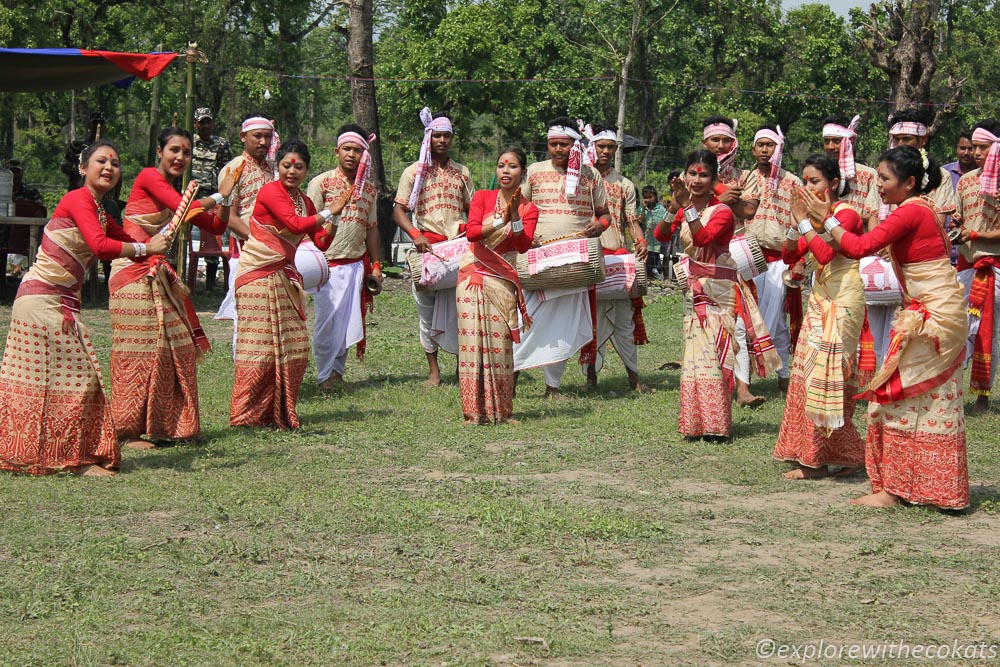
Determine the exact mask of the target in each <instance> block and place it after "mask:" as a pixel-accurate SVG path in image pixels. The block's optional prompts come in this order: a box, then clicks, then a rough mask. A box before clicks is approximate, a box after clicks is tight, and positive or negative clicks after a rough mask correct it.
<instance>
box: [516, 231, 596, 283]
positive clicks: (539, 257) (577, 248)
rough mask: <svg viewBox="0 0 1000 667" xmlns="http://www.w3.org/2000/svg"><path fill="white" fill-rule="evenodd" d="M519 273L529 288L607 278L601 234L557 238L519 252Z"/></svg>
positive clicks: (519, 276)
mask: <svg viewBox="0 0 1000 667" xmlns="http://www.w3.org/2000/svg"><path fill="white" fill-rule="evenodd" d="M516 268H517V277H518V278H519V279H520V280H521V286H522V287H523V288H524V289H529V290H544V289H555V288H563V287H590V286H591V285H597V284H599V283H601V282H602V281H603V280H604V278H605V263H604V250H603V249H602V248H601V240H600V239H599V238H592V239H569V240H566V241H555V242H553V243H547V244H545V245H543V246H539V247H537V248H532V249H531V250H529V251H528V252H526V253H522V254H519V255H518V256H517V266H516Z"/></svg>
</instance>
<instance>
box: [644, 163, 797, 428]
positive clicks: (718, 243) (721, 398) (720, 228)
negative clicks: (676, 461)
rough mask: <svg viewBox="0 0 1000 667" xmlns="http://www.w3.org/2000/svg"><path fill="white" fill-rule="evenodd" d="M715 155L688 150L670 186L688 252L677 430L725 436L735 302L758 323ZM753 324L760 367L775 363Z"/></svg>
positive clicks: (663, 227)
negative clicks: (732, 250)
mask: <svg viewBox="0 0 1000 667" xmlns="http://www.w3.org/2000/svg"><path fill="white" fill-rule="evenodd" d="M717 171H718V162H717V160H716V158H715V155H714V154H712V153H710V152H709V151H704V150H702V151H695V152H694V153H691V154H690V155H689V156H688V159H687V165H686V166H685V168H684V176H683V180H681V179H680V178H676V179H674V180H673V181H672V182H671V184H670V186H671V188H672V189H673V192H674V201H676V202H677V204H678V208H679V210H678V211H677V217H676V220H675V223H676V224H678V225H680V230H681V241H682V242H683V244H684V251H685V253H686V254H687V255H688V265H687V266H688V268H687V272H688V289H687V292H686V293H685V294H684V366H683V368H682V370H681V407H680V419H679V421H678V431H680V433H681V434H682V435H684V436H685V437H690V438H697V437H703V436H717V437H724V438H728V437H729V433H730V428H731V426H732V391H733V382H734V373H733V368H734V366H735V363H736V341H735V339H734V336H735V329H736V319H737V317H738V315H737V309H738V308H739V309H741V310H744V311H746V312H747V314H748V320H749V321H750V323H751V325H754V324H755V323H759V324H760V326H761V327H762V326H763V323H762V322H761V319H760V313H759V312H758V311H757V309H756V305H755V304H754V302H753V297H752V296H750V295H749V291H748V290H746V289H740V286H739V283H738V282H737V273H736V263H735V262H734V261H733V259H732V257H730V256H729V242H730V241H731V240H732V238H733V227H734V226H735V216H734V215H733V211H732V209H730V208H729V207H728V206H726V205H725V204H723V203H722V202H720V201H719V198H718V197H716V196H715V193H714V186H715V184H716V180H717ZM672 235H673V228H672V225H669V224H668V223H667V222H666V221H664V222H661V223H660V224H659V225H658V226H657V228H656V238H657V239H659V240H660V242H662V243H666V242H667V241H669V239H670V237H671V236H672ZM756 330H757V327H756V326H748V327H747V339H748V342H749V344H750V345H752V346H753V347H752V351H753V357H754V359H755V361H756V363H757V365H758V367H759V368H762V369H764V370H767V369H769V368H770V369H773V368H775V367H777V365H778V364H779V363H780V360H779V359H778V355H777V353H776V352H775V350H774V347H773V346H771V345H770V343H769V341H768V340H764V341H758V340H757V339H756V338H755V336H754V332H755V331H756Z"/></svg>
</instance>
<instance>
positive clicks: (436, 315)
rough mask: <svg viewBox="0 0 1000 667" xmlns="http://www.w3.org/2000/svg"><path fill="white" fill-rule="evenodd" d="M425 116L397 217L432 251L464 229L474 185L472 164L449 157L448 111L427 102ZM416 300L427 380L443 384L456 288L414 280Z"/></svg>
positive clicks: (453, 336)
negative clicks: (441, 361) (421, 285)
mask: <svg viewBox="0 0 1000 667" xmlns="http://www.w3.org/2000/svg"><path fill="white" fill-rule="evenodd" d="M420 121H421V122H422V123H423V125H424V140H423V143H421V144H420V158H419V159H418V160H417V161H416V162H414V163H413V164H411V165H410V166H409V167H407V168H406V169H405V170H404V171H403V175H402V176H400V177H399V188H398V189H397V190H396V206H395V208H394V209H393V212H392V217H393V220H395V221H396V224H397V225H399V227H400V229H402V230H403V231H404V232H406V233H407V234H408V235H409V236H410V238H412V239H413V247H414V248H416V250H417V252H429V251H430V250H431V244H432V243H439V242H441V241H446V240H448V239H453V238H455V237H456V236H459V235H460V234H462V233H464V232H465V223H464V222H463V220H464V218H465V216H466V213H468V211H469V202H471V201H472V192H473V186H472V176H471V175H470V174H469V170H468V169H467V168H466V167H465V166H464V165H461V164H459V163H457V162H455V161H454V160H452V159H451V157H450V151H451V142H452V139H453V138H454V133H453V130H452V126H451V119H450V118H448V115H447V114H445V113H443V112H438V113H435V114H431V111H430V109H428V108H427V107H424V108H423V110H422V111H421V112H420ZM411 215H412V216H413V218H412V220H411V218H410V216H411ZM413 300H414V301H416V302H417V314H418V315H419V317H420V344H421V346H423V348H424V353H425V354H426V355H427V368H428V372H427V384H429V385H439V384H441V368H440V366H439V365H438V350H442V349H443V350H444V351H445V352H447V353H448V354H458V333H457V331H456V328H457V320H456V316H455V290H454V289H445V290H439V291H437V292H425V291H422V290H418V289H417V288H416V286H414V287H413Z"/></svg>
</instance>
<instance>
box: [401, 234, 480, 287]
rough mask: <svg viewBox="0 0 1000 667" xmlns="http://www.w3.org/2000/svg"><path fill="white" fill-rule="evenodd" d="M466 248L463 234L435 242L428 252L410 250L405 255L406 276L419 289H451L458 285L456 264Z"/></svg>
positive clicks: (467, 247) (466, 244)
mask: <svg viewBox="0 0 1000 667" xmlns="http://www.w3.org/2000/svg"><path fill="white" fill-rule="evenodd" d="M468 250H469V241H468V239H466V238H465V237H464V236H460V237H458V238H454V239H449V240H447V241H441V242H440V243H435V244H433V245H431V252H428V253H419V252H417V251H416V250H411V251H410V252H408V253H407V255H406V272H407V278H408V279H409V281H410V282H411V283H413V284H414V285H416V287H417V289H419V290H423V291H428V292H436V291H437V290H443V289H451V288H452V287H455V286H457V285H458V265H459V263H461V260H462V255H464V254H465V253H466V252H467V251H468ZM432 253H433V254H432Z"/></svg>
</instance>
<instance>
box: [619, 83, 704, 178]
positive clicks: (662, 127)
mask: <svg viewBox="0 0 1000 667" xmlns="http://www.w3.org/2000/svg"><path fill="white" fill-rule="evenodd" d="M700 92H701V91H700V90H698V89H697V88H691V89H690V90H689V91H688V93H687V95H685V96H684V99H683V100H681V102H680V104H677V105H675V106H674V107H673V108H671V109H670V111H668V112H667V115H665V116H664V117H663V120H662V121H661V122H660V124H659V126H658V127H657V128H656V130H655V131H654V132H653V134H652V135H651V136H650V137H649V148H647V149H646V152H645V153H643V155H642V162H640V163H639V169H638V170H637V171H636V175H635V177H636V179H637V180H639V181H642V180H645V179H646V170H647V169H648V168H649V160H650V158H651V157H652V156H653V149H655V148H656V142H657V141H659V140H660V137H661V136H663V133H664V132H665V131H666V129H667V128H668V127H670V125H671V124H673V122H674V121H675V120H677V117H678V116H680V115H681V112H682V111H684V110H685V109H687V108H688V107H689V106H691V105H692V104H693V103H694V101H695V99H696V98H697V97H698V94H699V93H700Z"/></svg>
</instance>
